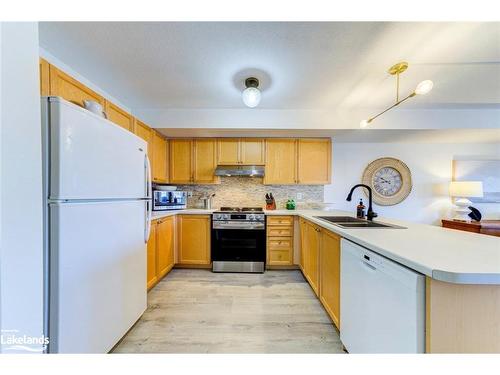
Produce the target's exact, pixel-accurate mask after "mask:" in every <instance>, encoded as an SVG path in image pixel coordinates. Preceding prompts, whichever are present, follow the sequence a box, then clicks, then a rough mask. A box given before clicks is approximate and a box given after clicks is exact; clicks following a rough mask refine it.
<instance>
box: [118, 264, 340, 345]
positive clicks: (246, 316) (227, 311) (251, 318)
mask: <svg viewBox="0 0 500 375" xmlns="http://www.w3.org/2000/svg"><path fill="white" fill-rule="evenodd" d="M114 352H115V353H342V344H341V342H340V338H339V333H338V331H337V330H336V328H335V326H334V325H333V324H332V322H331V321H330V319H329V317H328V315H327V313H326V311H325V310H324V309H323V307H322V306H321V303H320V302H319V300H318V299H317V298H316V296H315V295H314V292H313V291H312V289H311V288H310V287H309V285H308V283H307V282H306V280H305V279H304V277H303V276H302V274H301V273H300V271H295V270H292V271H289V270H286V271H266V272H265V273H264V274H231V273H212V272H211V271H209V270H195V269H174V270H172V271H171V272H170V273H169V274H168V275H167V276H166V277H165V278H164V279H163V280H162V281H161V282H160V283H158V284H157V285H156V286H155V287H154V288H153V289H152V290H151V291H150V292H149V294H148V308H147V310H146V312H145V313H144V315H143V316H142V317H141V319H140V320H139V321H138V322H137V324H136V325H135V326H134V327H133V328H132V329H131V330H130V332H129V333H128V334H127V335H126V336H125V337H124V338H123V340H122V341H121V342H120V344H119V345H118V346H117V347H116V348H115V349H114Z"/></svg>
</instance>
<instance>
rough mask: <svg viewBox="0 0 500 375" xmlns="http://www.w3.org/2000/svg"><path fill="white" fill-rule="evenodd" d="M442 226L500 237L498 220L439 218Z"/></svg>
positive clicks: (499, 221) (499, 222)
mask: <svg viewBox="0 0 500 375" xmlns="http://www.w3.org/2000/svg"><path fill="white" fill-rule="evenodd" d="M441 223H442V226H443V227H444V228H451V229H458V230H464V231H467V232H474V233H482V234H489V235H490V236H497V237H500V220H481V221H472V222H465V221H455V220H448V219H443V220H441Z"/></svg>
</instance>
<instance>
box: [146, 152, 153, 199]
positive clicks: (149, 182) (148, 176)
mask: <svg viewBox="0 0 500 375" xmlns="http://www.w3.org/2000/svg"><path fill="white" fill-rule="evenodd" d="M144 165H145V167H146V197H147V198H149V199H152V198H153V181H152V180H151V162H150V161H149V157H148V155H147V154H145V155H144Z"/></svg>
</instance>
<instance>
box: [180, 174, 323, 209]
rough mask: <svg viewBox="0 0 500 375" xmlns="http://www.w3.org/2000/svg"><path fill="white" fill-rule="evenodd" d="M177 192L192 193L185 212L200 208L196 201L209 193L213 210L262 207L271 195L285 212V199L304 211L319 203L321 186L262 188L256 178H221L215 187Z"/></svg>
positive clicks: (187, 186) (202, 186) (199, 186)
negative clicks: (223, 207) (212, 195)
mask: <svg viewBox="0 0 500 375" xmlns="http://www.w3.org/2000/svg"><path fill="white" fill-rule="evenodd" d="M178 190H184V191H190V192H192V193H193V195H192V197H190V198H189V199H188V208H200V207H202V204H203V203H202V201H201V200H200V198H201V197H205V196H207V195H210V194H213V193H215V197H214V198H213V200H212V202H213V203H212V204H213V208H219V207H221V206H236V207H264V206H265V205H266V202H265V195H266V193H273V196H274V198H275V200H276V206H277V208H278V209H280V208H285V203H286V201H287V200H288V199H294V200H295V201H296V202H297V205H302V206H304V208H305V207H307V204H308V203H312V202H323V185H263V184H262V178H258V177H221V183H220V184H219V185H178ZM298 193H299V194H302V198H301V199H298V198H297V194H298Z"/></svg>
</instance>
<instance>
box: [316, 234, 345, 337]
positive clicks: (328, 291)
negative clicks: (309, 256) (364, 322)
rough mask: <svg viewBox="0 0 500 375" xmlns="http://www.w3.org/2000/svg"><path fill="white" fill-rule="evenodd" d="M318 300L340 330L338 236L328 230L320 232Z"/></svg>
mask: <svg viewBox="0 0 500 375" xmlns="http://www.w3.org/2000/svg"><path fill="white" fill-rule="evenodd" d="M319 299H320V301H321V303H322V304H323V306H324V307H325V310H326V312H327V313H328V315H330V318H331V319H332V320H333V323H335V325H336V326H337V328H338V329H340V236H338V235H336V234H335V233H332V232H330V231H328V230H322V231H321V244H320V252H319Z"/></svg>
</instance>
